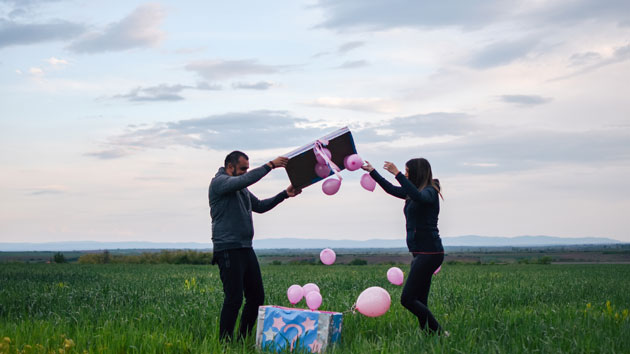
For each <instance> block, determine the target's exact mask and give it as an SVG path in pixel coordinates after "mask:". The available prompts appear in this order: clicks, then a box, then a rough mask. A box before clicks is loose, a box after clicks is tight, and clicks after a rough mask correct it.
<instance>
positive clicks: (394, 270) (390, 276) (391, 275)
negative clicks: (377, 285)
mask: <svg viewBox="0 0 630 354" xmlns="http://www.w3.org/2000/svg"><path fill="white" fill-rule="evenodd" d="M404 279H405V275H404V274H403V271H402V270H400V268H398V267H391V268H389V270H388V271H387V280H389V282H390V283H392V284H394V285H402V283H403V280H404Z"/></svg>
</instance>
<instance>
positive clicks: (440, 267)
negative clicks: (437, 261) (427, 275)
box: [433, 265, 442, 275]
mask: <svg viewBox="0 0 630 354" xmlns="http://www.w3.org/2000/svg"><path fill="white" fill-rule="evenodd" d="M440 270H442V265H440V266H439V267H437V269H436V270H435V272H433V274H434V275H435V274H437V273H439V272H440Z"/></svg>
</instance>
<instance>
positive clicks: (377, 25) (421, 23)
mask: <svg viewBox="0 0 630 354" xmlns="http://www.w3.org/2000/svg"><path fill="white" fill-rule="evenodd" d="M317 6H318V7H320V8H321V9H322V10H323V13H324V18H325V20H324V21H323V22H322V23H321V24H320V25H319V27H324V28H329V29H336V30H345V29H355V30H368V31H377V30H386V29H391V28H401V27H403V28H404V27H416V28H432V27H443V26H458V27H465V28H478V27H482V26H484V25H486V24H488V23H491V22H493V21H496V20H497V19H499V18H501V17H502V16H505V15H506V14H508V13H509V12H510V9H511V8H512V7H513V6H512V5H510V4H508V3H505V2H502V1H498V0H494V1H483V2H469V1H458V0H444V1H439V2H426V1H415V0H394V1H389V0H372V1H362V0H343V1H339V0H320V1H319V3H318V5H317Z"/></svg>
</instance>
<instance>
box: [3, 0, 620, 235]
mask: <svg viewBox="0 0 630 354" xmlns="http://www.w3.org/2000/svg"><path fill="white" fill-rule="evenodd" d="M628 82H630V2H628V1H626V0H600V1H588V0H557V1H535V0H531V1H510V2H506V1H498V0H488V1H483V2H471V1H453V0H444V1H439V2H429V1H414V0H395V1H392V0H370V1H365V0H343V1H340V0H339V1H337V0H319V1H318V0H308V1H294V0H291V1H274V2H260V1H240V0H237V1H227V2H216V1H187V2H181V1H162V2H141V1H135V0H130V1H115V2H112V1H99V0H89V1H87V0H68V1H65V0H28V1H27V0H0V168H1V173H0V241H3V242H25V241H26V242H46V241H69V240H98V241H173V242H177V241H193V242H209V240H210V236H211V234H210V219H209V208H208V200H207V188H208V183H209V181H210V179H211V178H212V176H213V175H214V174H215V173H216V170H217V169H218V167H219V166H220V165H222V163H223V159H224V157H225V155H226V154H227V153H228V152H229V151H231V150H235V149H239V150H243V151H245V152H246V153H247V154H248V155H249V156H250V163H251V165H252V166H257V165H260V164H262V163H264V162H266V161H268V160H269V159H272V158H274V157H275V156H278V155H281V154H284V153H287V152H289V151H291V150H293V149H295V148H296V147H299V146H301V145H303V144H306V143H308V142H310V141H312V140H314V139H316V138H318V137H320V136H322V135H324V134H326V133H328V132H330V131H333V130H335V129H337V128H339V127H343V126H348V127H349V128H350V129H351V131H352V133H353V136H354V140H355V143H356V145H357V149H358V151H359V154H360V155H361V156H362V157H363V158H364V159H367V160H369V161H370V162H372V163H373V164H374V165H375V166H376V167H377V168H378V169H379V170H381V171H382V173H383V174H385V175H387V178H390V180H392V181H394V180H393V178H392V177H391V175H389V174H388V173H387V172H386V171H384V170H382V164H383V161H385V160H389V161H393V162H394V163H396V164H397V165H398V166H399V168H401V169H403V168H404V167H403V166H404V163H405V161H407V160H408V159H409V158H412V157H419V156H423V157H426V158H428V159H429V161H430V162H431V163H432V165H433V172H434V175H435V176H436V177H438V178H440V180H441V181H442V185H443V188H444V190H443V194H444V198H445V200H444V202H443V203H442V211H441V214H440V224H439V226H440V230H441V234H442V236H443V237H451V236H460V235H470V234H477V235H486V236H517V235H553V236H561V237H586V236H601V237H610V238H614V239H618V240H622V241H626V242H630V231H629V230H630V217H628V211H630V99H629V98H628V97H629V94H628ZM361 174H362V173H361V172H358V171H357V172H349V171H344V172H342V176H343V177H344V180H343V183H342V187H341V190H340V191H339V193H337V194H336V195H334V196H326V195H324V194H323V193H322V191H321V183H320V184H317V185H314V186H311V187H308V188H306V189H305V190H304V192H303V193H302V194H301V195H300V196H299V197H297V198H293V199H290V200H287V201H285V202H284V203H282V204H281V205H279V206H278V207H277V208H276V209H274V210H272V211H271V212H269V213H266V214H262V215H255V216H254V222H255V228H256V237H258V238H272V237H304V238H307V237H308V238H339V239H357V240H360V239H370V238H391V239H398V240H399V242H400V245H403V243H402V238H404V218H403V214H402V206H403V205H402V201H400V200H397V199H395V198H392V197H389V196H387V195H386V194H385V193H384V192H383V191H382V190H380V189H377V190H376V191H374V192H372V193H370V192H368V191H365V190H363V189H362V188H361V187H360V185H359V179H360V176H361ZM288 184H289V181H288V178H287V175H286V172H285V171H284V170H281V169H279V170H274V171H273V172H272V173H270V174H269V175H268V176H267V177H265V178H264V179H263V180H261V181H260V182H258V183H257V184H255V185H253V186H252V187H251V188H250V190H251V191H252V192H253V193H254V194H256V195H257V196H258V197H260V198H266V197H270V196H272V195H274V194H276V193H277V192H279V191H281V190H282V189H284V188H286V187H287V185H288Z"/></svg>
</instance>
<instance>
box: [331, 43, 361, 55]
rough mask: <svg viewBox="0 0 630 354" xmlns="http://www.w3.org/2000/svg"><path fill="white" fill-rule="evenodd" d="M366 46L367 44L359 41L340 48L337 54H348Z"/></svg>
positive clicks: (345, 44)
mask: <svg viewBox="0 0 630 354" xmlns="http://www.w3.org/2000/svg"><path fill="white" fill-rule="evenodd" d="M364 44H365V42H359V41H353V42H347V43H344V44H342V45H341V46H339V48H338V49H337V53H338V54H346V53H348V52H349V51H351V50H353V49H356V48H359V47H362V46H363V45H364Z"/></svg>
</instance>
